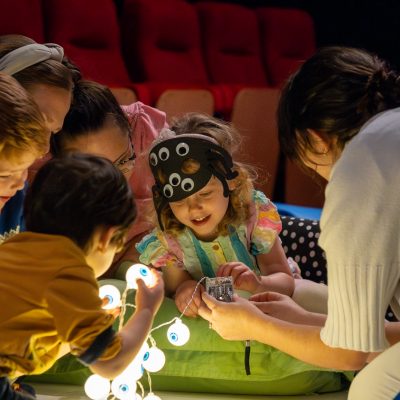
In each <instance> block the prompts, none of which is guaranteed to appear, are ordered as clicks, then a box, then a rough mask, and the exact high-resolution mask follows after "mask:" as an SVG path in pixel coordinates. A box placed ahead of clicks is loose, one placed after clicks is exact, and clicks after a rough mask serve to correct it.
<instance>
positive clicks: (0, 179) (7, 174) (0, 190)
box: [0, 152, 36, 212]
mask: <svg viewBox="0 0 400 400" xmlns="http://www.w3.org/2000/svg"><path fill="white" fill-rule="evenodd" d="M35 160H36V156H35V155H32V154H31V153H27V152H25V153H22V154H21V155H19V156H18V158H16V159H15V160H14V159H11V160H9V159H7V158H2V157H1V156H0V212H1V210H2V208H3V207H4V205H5V204H6V203H7V201H9V200H10V198H11V197H13V196H14V195H15V194H16V193H17V191H18V190H21V189H23V187H24V185H25V181H26V178H27V176H28V168H29V167H30V166H31V165H32V164H33V163H34V161H35Z"/></svg>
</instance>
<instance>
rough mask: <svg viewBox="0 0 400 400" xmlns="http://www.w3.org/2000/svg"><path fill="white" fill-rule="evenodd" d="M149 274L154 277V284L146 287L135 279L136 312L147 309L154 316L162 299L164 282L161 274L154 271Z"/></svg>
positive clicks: (139, 280)
mask: <svg viewBox="0 0 400 400" xmlns="http://www.w3.org/2000/svg"><path fill="white" fill-rule="evenodd" d="M150 272H151V273H152V274H153V277H154V284H153V285H152V286H151V287H147V286H146V284H145V283H144V281H143V280H142V279H137V280H136V282H137V286H138V288H137V291H136V296H135V304H136V310H141V309H145V308H147V309H149V310H150V311H151V312H152V314H153V315H155V314H156V313H157V311H158V309H159V308H160V306H161V303H162V301H163V299H164V281H163V279H162V277H161V274H160V273H159V272H158V271H156V270H155V269H151V270H150Z"/></svg>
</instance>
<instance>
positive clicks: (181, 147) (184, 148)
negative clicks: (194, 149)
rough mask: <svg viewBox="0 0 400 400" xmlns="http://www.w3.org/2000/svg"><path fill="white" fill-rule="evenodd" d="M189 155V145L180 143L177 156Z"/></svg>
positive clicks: (177, 147)
mask: <svg viewBox="0 0 400 400" xmlns="http://www.w3.org/2000/svg"><path fill="white" fill-rule="evenodd" d="M187 153H189V145H188V144H187V143H179V144H178V145H177V146H176V154H178V155H179V156H186V154H187Z"/></svg>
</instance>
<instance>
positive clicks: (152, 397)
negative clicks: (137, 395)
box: [143, 392, 161, 400]
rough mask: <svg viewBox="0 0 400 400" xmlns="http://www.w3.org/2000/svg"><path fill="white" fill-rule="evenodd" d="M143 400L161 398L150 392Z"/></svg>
mask: <svg viewBox="0 0 400 400" xmlns="http://www.w3.org/2000/svg"><path fill="white" fill-rule="evenodd" d="M143 400H161V397H158V396H157V395H155V394H154V393H153V392H150V393H149V394H148V395H147V396H146V397H145V398H144V399H143Z"/></svg>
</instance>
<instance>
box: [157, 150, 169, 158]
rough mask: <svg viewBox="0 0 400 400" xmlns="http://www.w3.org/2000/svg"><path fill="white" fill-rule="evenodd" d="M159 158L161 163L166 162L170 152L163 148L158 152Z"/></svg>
mask: <svg viewBox="0 0 400 400" xmlns="http://www.w3.org/2000/svg"><path fill="white" fill-rule="evenodd" d="M158 157H159V158H160V160H161V161H166V160H168V158H169V150H168V149H167V148H166V147H161V149H160V150H159V151H158Z"/></svg>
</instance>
